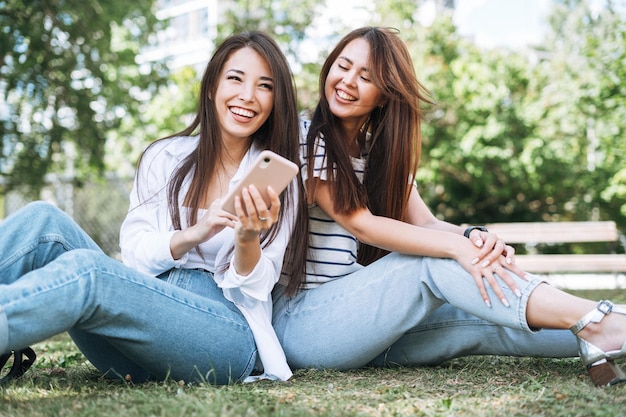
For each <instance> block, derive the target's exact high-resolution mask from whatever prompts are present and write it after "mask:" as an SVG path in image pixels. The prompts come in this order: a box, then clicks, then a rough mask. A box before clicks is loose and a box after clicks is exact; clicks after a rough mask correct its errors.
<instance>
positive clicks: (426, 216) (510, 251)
mask: <svg viewBox="0 0 626 417" xmlns="http://www.w3.org/2000/svg"><path fill="white" fill-rule="evenodd" d="M407 212H408V216H407V222H408V223H411V224H414V225H416V226H421V227H425V228H428V229H433V230H441V231H446V232H451V233H455V234H458V235H463V233H464V232H465V229H464V228H463V227H461V226H457V225H454V224H452V223H448V222H446V221H443V220H439V219H438V218H436V217H435V215H434V214H433V213H432V212H431V211H430V209H429V208H428V206H427V205H426V203H424V200H422V197H421V196H420V194H419V191H418V190H417V187H415V186H413V187H412V188H411V194H410V196H409V206H408V210H407ZM469 238H470V240H471V241H472V242H473V243H474V245H475V246H476V247H478V248H480V250H479V251H478V254H477V257H478V259H479V262H480V263H481V264H484V265H485V266H487V265H489V264H491V263H493V262H495V261H496V260H497V259H498V258H499V257H500V255H504V256H505V258H506V263H507V265H512V264H513V263H514V262H515V249H514V248H513V247H512V246H510V245H507V244H506V243H505V242H504V241H503V240H501V239H500V238H499V237H498V236H497V235H496V234H494V233H489V232H482V231H480V230H477V229H474V230H472V231H471V233H470V235H469ZM519 272H521V273H522V275H520V276H522V277H523V276H524V275H525V273H524V272H523V271H521V270H520V271H519Z"/></svg>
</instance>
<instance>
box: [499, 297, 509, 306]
mask: <svg viewBox="0 0 626 417" xmlns="http://www.w3.org/2000/svg"><path fill="white" fill-rule="evenodd" d="M500 301H502V304H504V306H505V307H511V304H509V300H507V299H506V298H503V299H502V300H500Z"/></svg>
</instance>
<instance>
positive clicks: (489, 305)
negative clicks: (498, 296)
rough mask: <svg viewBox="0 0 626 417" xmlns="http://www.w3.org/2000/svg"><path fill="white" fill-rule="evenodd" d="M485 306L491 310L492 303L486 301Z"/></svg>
mask: <svg viewBox="0 0 626 417" xmlns="http://www.w3.org/2000/svg"><path fill="white" fill-rule="evenodd" d="M485 304H487V307H489V308H491V301H489V300H485Z"/></svg>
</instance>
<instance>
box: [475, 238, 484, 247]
mask: <svg viewBox="0 0 626 417" xmlns="http://www.w3.org/2000/svg"><path fill="white" fill-rule="evenodd" d="M475 243H476V246H478V247H479V248H482V247H483V241H482V240H480V239H476V241H475Z"/></svg>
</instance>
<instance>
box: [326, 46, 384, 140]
mask: <svg viewBox="0 0 626 417" xmlns="http://www.w3.org/2000/svg"><path fill="white" fill-rule="evenodd" d="M369 56H370V45H369V43H368V42H367V41H366V40H365V39H363V38H357V39H354V40H353V41H351V42H350V43H348V44H347V45H346V46H345V48H343V50H342V51H341V53H340V54H339V56H338V57H337V59H335V62H333V64H332V66H331V67H330V71H329V72H328V76H327V77H326V81H325V83H324V94H325V95H326V99H327V100H328V105H329V106H330V110H331V112H332V113H333V114H334V115H335V116H337V117H338V118H340V119H341V123H342V124H343V127H344V129H345V130H346V133H348V134H349V135H352V134H356V132H357V131H358V129H360V128H361V126H363V123H365V121H366V120H367V118H368V116H369V115H370V113H371V112H372V110H374V108H376V106H379V105H380V104H382V102H383V97H382V94H381V92H380V90H379V89H378V87H376V86H375V85H374V83H372V81H371V77H370V74H369V65H370V61H369Z"/></svg>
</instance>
